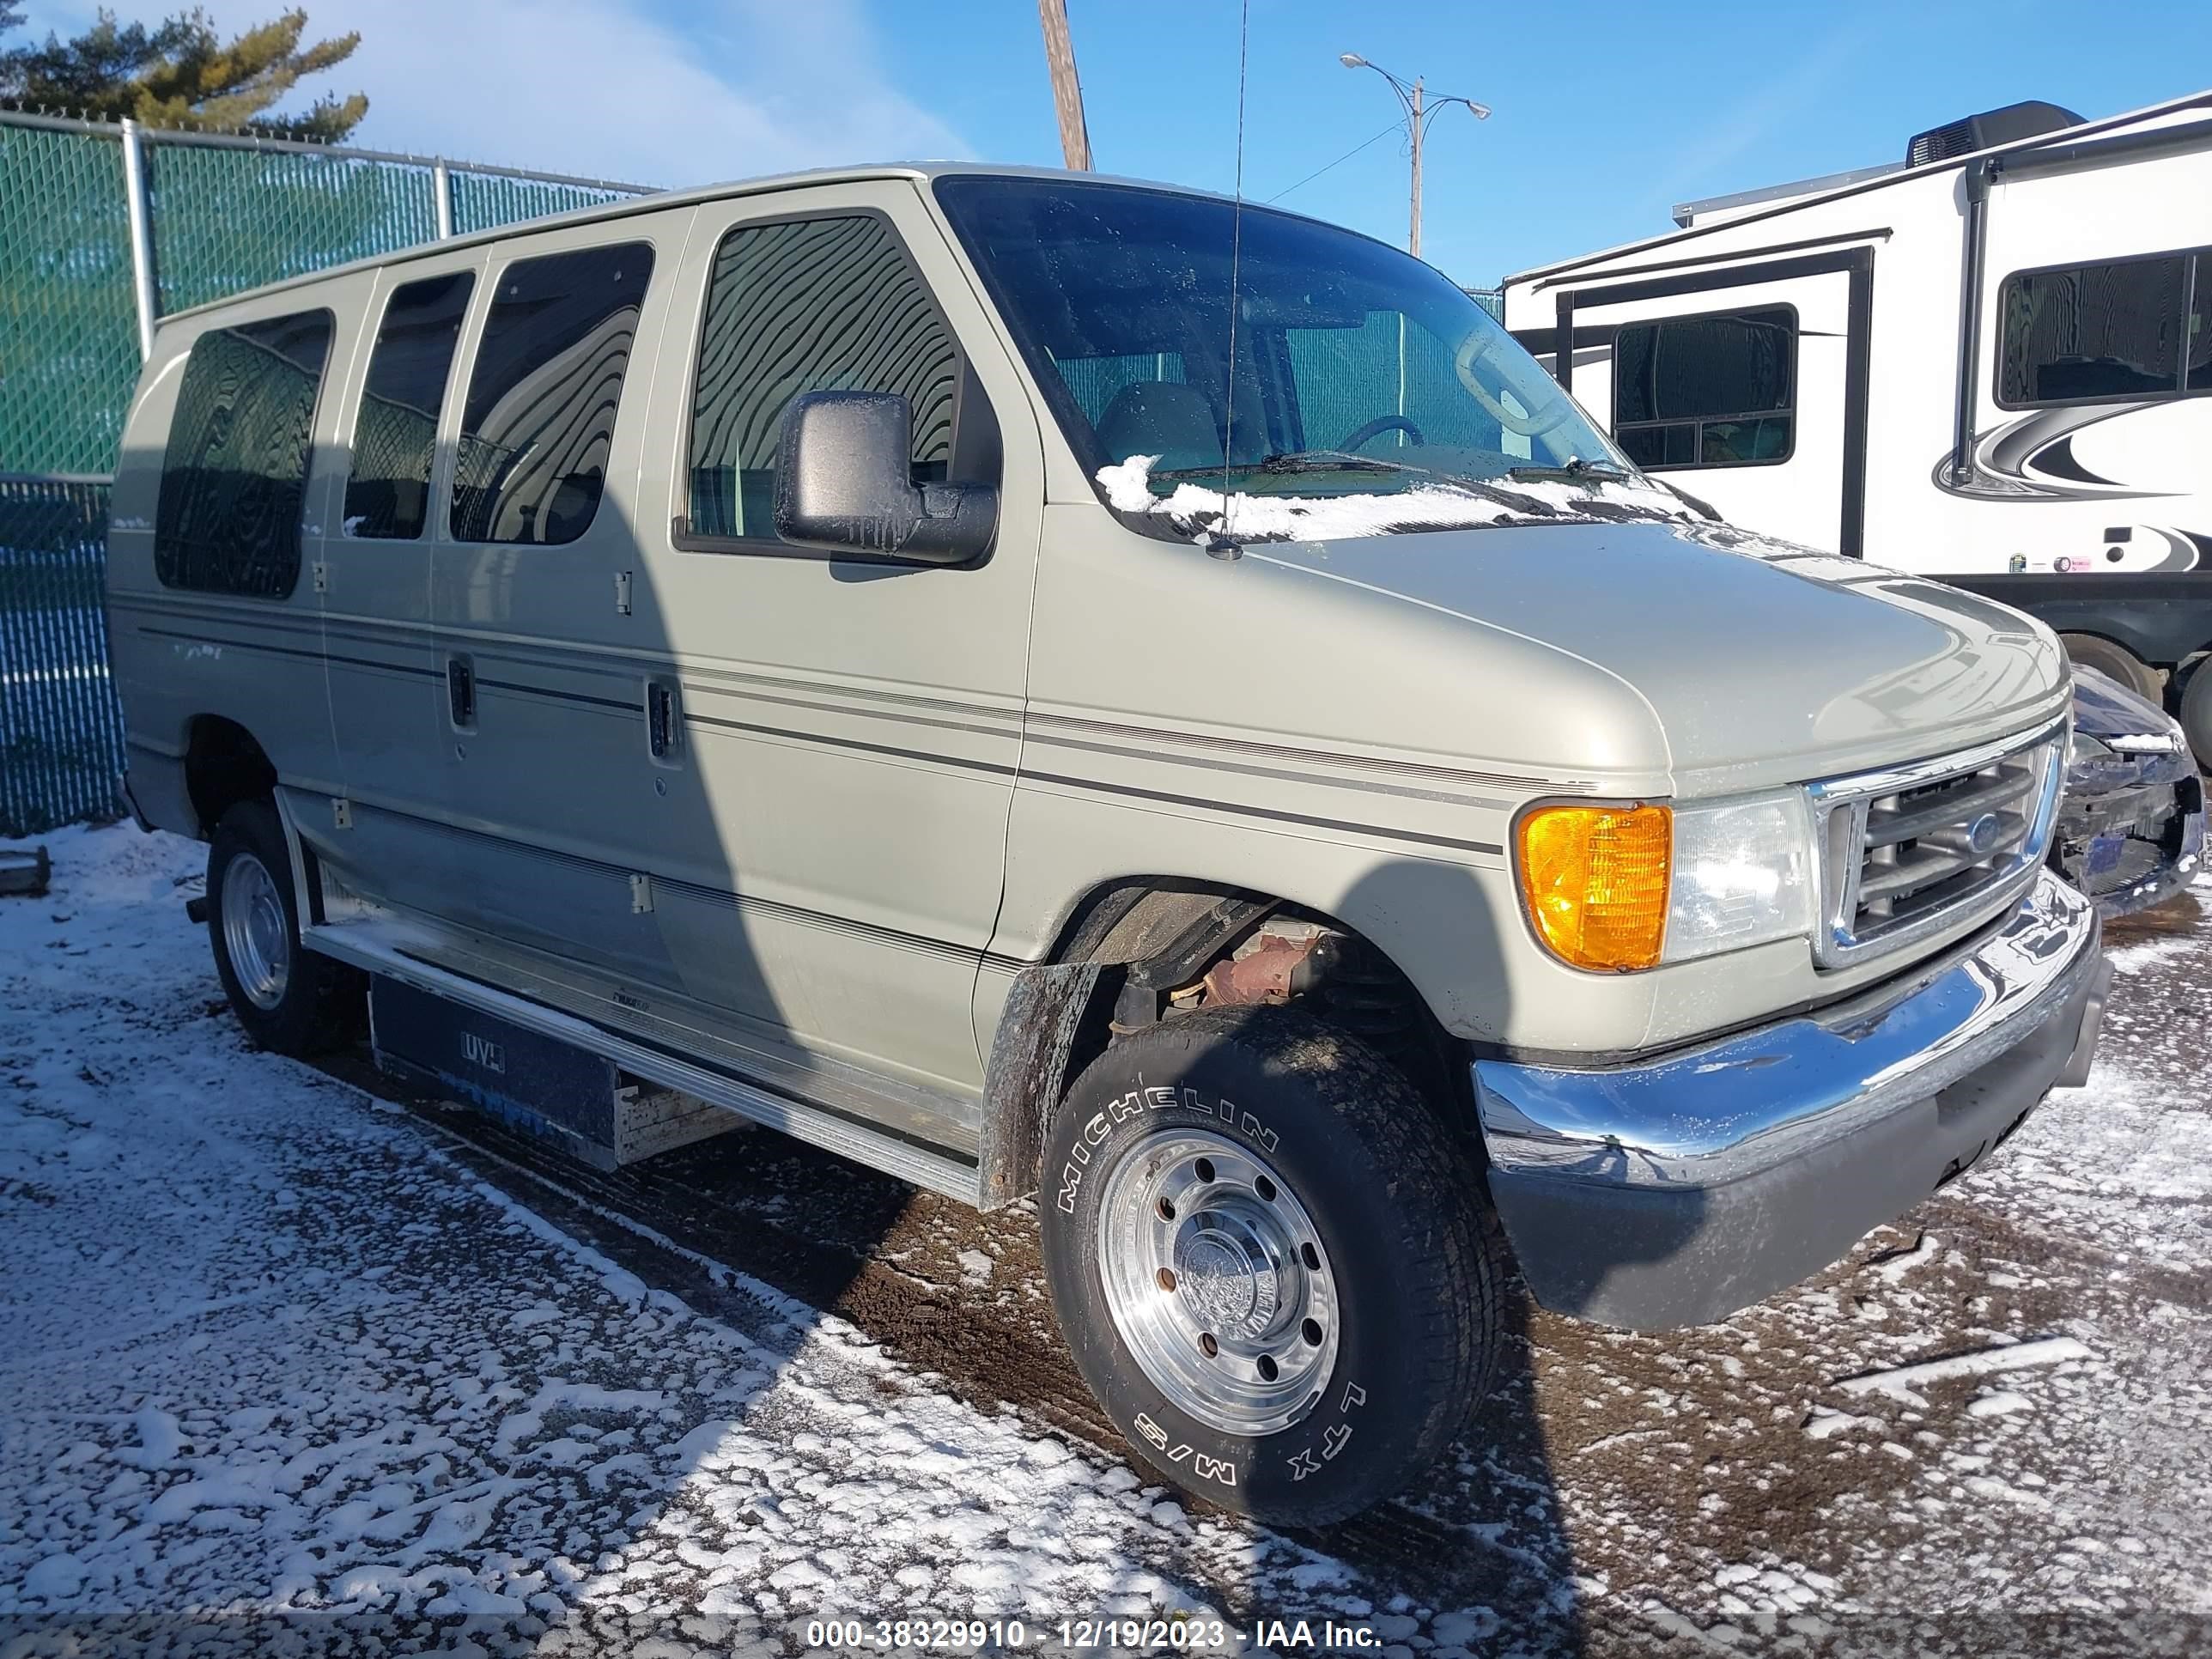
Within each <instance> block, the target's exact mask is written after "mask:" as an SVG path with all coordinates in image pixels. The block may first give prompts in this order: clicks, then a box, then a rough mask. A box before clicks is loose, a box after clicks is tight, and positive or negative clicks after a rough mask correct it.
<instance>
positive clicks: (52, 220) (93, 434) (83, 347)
mask: <svg viewBox="0 0 2212 1659" xmlns="http://www.w3.org/2000/svg"><path fill="white" fill-rule="evenodd" d="M133 149H136V151H137V158H138V162H139V165H138V168H137V171H138V173H139V174H140V176H141V177H142V179H143V198H142V199H143V208H144V220H143V223H144V226H145V229H146V236H145V243H146V246H145V247H144V249H143V264H144V266H145V267H146V273H147V275H148V276H149V277H150V283H149V294H148V295H147V298H148V300H149V302H150V310H151V311H152V313H153V314H154V315H156V316H161V315H166V314H167V313H170V312H173V311H179V310H182V309H184V308H185V307H187V306H196V305H201V304H204V303H205V302H206V301H210V300H219V299H222V297H223V296H225V295H231V294H236V293H238V292H240V290H242V289H249V288H255V287H258V286H259V285H260V284H261V283H270V282H275V281H276V280H278V279H279V278H281V277H285V276H299V275H301V273H302V272H306V271H310V270H324V269H325V268H327V267H329V266H331V265H335V264H344V263H345V262H346V261H347V260H349V259H359V258H367V257H368V256H370V255H372V254H378V253H389V252H392V250H393V249H395V248H401V247H405V246H409V245H410V244H412V243H416V242H427V241H429V240H432V239H433V238H435V237H436V236H437V235H438V234H439V233H440V230H441V220H442V222H443V227H444V228H446V229H447V231H448V234H467V233H468V232H470V231H472V230H484V229H489V228H492V227H493V226H495V225H504V224H512V223H513V222H516V221H518V220H522V219H531V218H536V217H538V216H540V215H543V214H548V213H564V212H567V211H568V210H571V209H574V208H580V207H588V206H591V205H593V204H597V203H600V202H608V201H613V200H615V199H617V197H623V196H632V195H637V194H639V193H641V191H642V189H643V187H642V186H641V185H621V184H614V183H611V182H609V181H606V180H602V179H571V178H566V177H562V176H560V175H557V174H553V173H520V172H515V171H512V170H508V169H503V168H497V167H471V166H469V165H467V164H465V163H462V162H443V161H437V160H435V158H432V157H428V156H410V155H386V154H382V153H380V152H376V151H371V150H349V149H328V148H325V147H321V146H317V145H310V144H293V143H280V142H277V141H275V140H270V139H257V138H252V137H241V136H237V135H232V134H222V133H201V132H172V131H162V130H160V129H156V128H151V127H138V126H136V125H133V124H131V123H128V122H106V121H79V120H74V119H68V118H59V117H54V116H46V115H35V114H27V113H24V112H17V111H12V110H0V472H9V473H16V474H33V473H36V474H49V473H63V474H97V473H106V472H110V471H113V469H114V465H115V448H116V444H117V442H118V440H119V438H120V436H121V433H122V426H123V411H124V409H125V405H126V404H128V402H129V401H130V397H131V386H132V384H133V383H134V382H135V380H137V374H138V362H139V344H138V338H139V337H138V329H139V325H140V317H139V298H138V295H139V289H138V286H137V283H138V271H139V266H138V264H137V263H134V258H133V246H132V237H131V217H132V214H131V208H132V202H131V192H130V189H129V186H128V185H127V183H126V178H127V176H128V174H129V173H130V172H131V167H130V166H129V164H128V155H129V152H131V150H133Z"/></svg>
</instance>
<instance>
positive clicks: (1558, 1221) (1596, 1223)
mask: <svg viewBox="0 0 2212 1659" xmlns="http://www.w3.org/2000/svg"><path fill="white" fill-rule="evenodd" d="M2098 939H2099V924H2098V919H2097V913H2096V910H2095V908H2094V907H2093V906H2092V905H2091V904H2090V902H2088V900H2087V899H2085V898H2084V897H2082V896H2081V894H2079V893H2077V892H2076V891H2075V890H2074V889H2072V888H2070V887H2069V886H2067V885H2066V884H2064V883H2063V882H2061V881H2060V880H2058V878H2057V877H2055V876H2053V875H2051V874H2050V873H2049V872H2040V873H2039V875H2038V877H2037V879H2036V881H2035V884H2034V885H2033V887H2032V888H2031V889H2030V890H2029V891H2028V894H2027V897H2025V898H2024V899H2022V900H2021V903H2020V905H2019V908H2017V909H2016V910H2015V912H2014V913H2013V914H2012V915H2011V916H2010V918H2009V919H2008V920H2007V921H2004V922H2003V923H2002V925H1999V926H1997V927H1996V928H1995V929H1994V931H1992V932H1990V933H1986V934H1984V936H1982V937H1981V938H1980V939H1978V940H1976V941H1973V942H1972V943H1970V944H1969V945H1966V946H1965V947H1962V948H1960V949H1959V950H1955V951H1952V952H1951V953H1949V954H1948V955H1946V956H1942V957H1937V958H1936V959H1934V960H1933V961H1931V962H1928V963H1921V964H1919V965H1918V966H1917V967H1916V968H1915V969H1911V970H1910V971H1909V972H1907V973H1906V974H1905V975H1902V976H1900V977H1899V979H1897V980H1895V981H1890V982H1888V983H1887V984H1884V985H1882V986H1880V987H1876V988H1875V990H1873V991H1871V992H1869V993H1866V994H1862V995H1860V996H1857V997H1855V998H1852V999H1850V1000H1847V1001H1844V1002H1841V1003H1838V1004H1835V1005H1833V1006H1829V1007H1826V1008H1822V1009H1820V1010H1817V1011H1815V1012H1811V1013H1807V1014H1803V1015H1801V1016H1798V1017H1796V1018H1790V1019H1785V1020H1782V1021H1778V1022H1777V1023H1776V1024H1772V1025H1767V1026H1762V1027H1760V1028H1759V1029H1757V1030H1751V1031H1745V1032H1740V1033H1738V1034H1736V1035H1735V1036H1728V1037H1723V1038H1720V1039H1719V1040H1717V1041H1716V1042H1710V1043H1706V1044H1704V1045H1702V1046H1700V1047H1698V1048H1690V1049H1685V1050H1679V1051H1677V1052H1674V1053H1673V1054H1668V1055H1666V1056H1664V1057H1662V1058H1660V1059H1657V1060H1652V1061H1650V1062H1649V1063H1646V1064H1643V1065H1631V1066H1616V1067H1608V1068H1605V1069H1601V1070H1589V1071H1575V1070H1567V1069H1562V1068H1558V1067H1552V1066H1528V1065H1519V1064H1515V1063H1511V1062H1507V1061H1502V1060H1478V1061H1477V1062H1476V1063H1475V1066H1474V1083H1475V1093H1476V1098H1477V1101H1478V1103H1479V1106H1480V1114H1481V1123H1482V1133H1483V1139H1484V1141H1485V1143H1486V1146H1487V1148H1488V1152H1489V1158H1490V1182H1491V1190H1492V1197H1493V1198H1494V1199H1495V1200H1496V1201H1497V1203H1498V1210H1499V1212H1500V1214H1501V1216H1502V1217H1503V1218H1504V1223H1505V1227H1506V1232H1507V1235H1508V1237H1510V1238H1511V1240H1512V1242H1513V1245H1514V1249H1515V1251H1516V1255H1518V1256H1519V1258H1520V1261H1521V1266H1522V1272H1523V1273H1524V1275H1525V1276H1526V1277H1527V1279H1528V1283H1529V1286H1530V1288H1531V1289H1532V1290H1533V1291H1534V1292H1535V1295H1536V1297H1537V1299H1538V1300H1539V1301H1540V1302H1541V1303H1542V1304H1544V1305H1545V1306H1547V1307H1549V1308H1553V1309H1556V1310H1559V1311H1561V1312H1566V1313H1574V1314H1578V1315H1581V1316H1584V1317H1588V1318H1593V1319H1599V1320H1602V1321H1604V1322H1607V1323H1612V1324H1619V1325H1626V1326H1629V1327H1632V1328H1638V1329H1654V1328H1666V1327H1671V1326H1677V1325H1686V1324H1697V1323H1701V1322H1705V1321H1707V1320H1711V1319H1717V1318H1719V1317H1722V1316H1724V1315H1726V1314H1728V1313H1729V1312H1732V1311H1734V1310H1735V1309H1737V1308H1740V1307H1744V1306H1747V1305H1748V1304H1751V1303H1753V1302H1756V1301H1758V1300H1759V1299H1760V1298H1761V1297H1765V1296H1767V1295H1770V1294H1771V1293H1772V1292H1773V1291H1777V1290H1779V1289H1781V1288H1782V1287H1783V1286H1784V1285H1790V1284H1792V1283H1795V1282H1796V1280H1797V1279H1802V1278H1803V1277H1804V1276H1805V1275H1806V1274H1808V1273H1813V1272H1815V1271H1817V1270H1818V1269H1819V1268H1820V1267H1824V1266H1826V1265H1827V1264H1828V1263H1829V1262H1832V1261H1835V1260H1837V1259H1838V1257H1840V1256H1841V1255H1844V1254H1845V1253H1846V1252H1847V1251H1848V1250H1849V1249H1850V1246H1851V1244H1852V1243H1854V1242H1855V1241H1856V1240H1857V1238H1858V1237H1860V1236H1861V1235H1862V1234H1863V1233H1864V1232H1865V1231H1867V1230H1868V1229H1869V1228H1870V1227H1872V1226H1875V1225H1878V1224H1879V1223H1881V1222H1884V1221H1887V1220H1889V1219H1891V1218H1893V1217H1895V1216H1896V1215H1898V1214H1899V1213H1900V1212H1902V1211H1904V1210H1905V1209H1906V1208H1908V1207H1910V1206H1911V1205H1912V1204H1913V1203H1915V1202H1917V1200H1919V1199H1921V1198H1923V1197H1924V1196H1926V1195H1927V1194H1929V1192H1932V1191H1933V1190H1934V1189H1935V1188H1936V1187H1937V1186H1939V1185H1941V1184H1942V1182H1945V1181H1947V1180H1948V1179H1950V1178H1951V1177H1952V1176H1955V1175H1957V1174H1959V1173H1960V1171H1962V1170H1965V1169H1966V1168H1967V1167H1969V1166H1970V1165H1972V1164H1973V1163H1975V1162H1976V1161H1977V1160H1978V1159H1979V1158H1981V1157H1982V1156H1983V1155H1984V1153H1986V1152H1988V1151H1989V1150H1990V1147H1992V1146H1995V1145H1996V1143H1997V1142H1998V1141H1999V1140H2002V1139H2003V1138H2004V1137H2005V1135H2007V1134H2008V1133H2010V1132H2011V1131H2012V1129H2013V1128H2014V1127H2015V1126H2016V1125H2017V1124H2018V1123H2019V1122H2020V1121H2021V1119H2022V1118H2023V1117H2025V1116H2026V1115H2027V1113H2028V1111H2029V1110H2031V1109H2033V1107H2034V1106H2035V1105H2036V1104H2037V1103H2038V1102H2039V1101H2040V1100H2041V1099H2042V1098H2043V1097H2044V1095H2045V1093H2046V1092H2047V1091H2049V1090H2050V1089H2051V1088H2052V1087H2054V1086H2064V1085H2078V1084H2080V1083H2081V1082H2082V1081H2083V1080H2085V1079H2086V1078H2087V1067H2088V1060H2089V1054H2090V1052H2091V1050H2092V1049H2093V1047H2094V1044H2095V1040H2096V1030H2097V1025H2098V1022H2099V1019H2100V1016H2101V1013H2102V1009H2103V1003H2104V995H2105V990H2106V986H2107V985H2108V984H2109V983H2110V981H2111V969H2110V968H2109V967H2108V966H2106V963H2105V962H2104V958H2103V956H2102V954H2101V952H2100V951H2099V949H2098Z"/></svg>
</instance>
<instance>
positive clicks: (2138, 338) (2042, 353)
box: [1997, 252, 2212, 409]
mask: <svg viewBox="0 0 2212 1659" xmlns="http://www.w3.org/2000/svg"><path fill="white" fill-rule="evenodd" d="M2208 288H2212V252H2195V253H2186V252H2184V253H2161V254H2154V255H2153V256H2151V257H2150V258H2141V259H2115V260H2112V261H2110V262H2108V263H2106V264H2084V265H2065V266H2062V267H2059V268H2057V269H2056V270H2027V271H2015V272H2014V273H2013V274H2012V275H2011V276H2008V277H2006V278H2005V281H2004V287H2003V288H2002V290H2000V293H1999V297H1998V300H1997V319H1998V332H1999V335H2000V337H2001V338H2002V345H2001V347H2000V349H1999V356H1998V359H1997V402H1998V404H2000V405H2001V406H2002V407H2003V408H2006V409H2028V408H2033V407H2035V406H2037V405H2039V404H2080V403H2093V402H2095V401H2097V400H2098V399H2100V398H2130V399H2142V398H2178V397H2183V396H2185V395H2187V394H2188V393H2190V392H2207V391H2212V326H2208V325H2207V319H2206V313H2208V312H2212V293H2208Z"/></svg>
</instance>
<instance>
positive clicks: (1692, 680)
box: [1244, 521, 2069, 796]
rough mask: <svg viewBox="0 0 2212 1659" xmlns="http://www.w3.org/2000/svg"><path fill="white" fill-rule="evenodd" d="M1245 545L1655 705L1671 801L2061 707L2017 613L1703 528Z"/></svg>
mask: <svg viewBox="0 0 2212 1659" xmlns="http://www.w3.org/2000/svg"><path fill="white" fill-rule="evenodd" d="M1244 556H1246V557H1248V558H1255V559H1265V560H1267V561H1269V562H1276V563H1279V564H1282V565H1285V566H1288V567H1291V568H1302V569H1305V570H1308V571H1310V572H1311V573H1312V574H1316V575H1321V576H1328V577H1334V578H1336V579H1339V580H1346V581H1349V582H1352V583H1356V584H1358V586H1361V587H1363V588H1365V589H1367V590H1369V591H1370V592H1376V593H1380V594H1384V595H1389V596H1391V597H1395V598H1396V599H1402V600H1404V601H1406V602H1407V603H1408V604H1412V605H1419V606H1420V607H1422V608H1424V609H1426V610H1430V611H1443V612H1446V613H1448V614H1451V615H1455V616H1457V617H1462V618H1464V619H1466V620H1467V621H1468V622H1471V623H1478V624H1481V625H1484V626H1486V627H1487V628H1490V629H1503V630H1505V631H1506V632H1508V633H1510V634H1513V635H1519V636H1521V637H1522V638H1524V639H1526V640H1528V641H1534V642H1535V643H1537V644H1539V645H1541V646H1544V647H1550V649H1551V650H1553V651H1555V652H1559V653H1565V654H1566V655H1568V656H1570V657H1573V658H1576V659H1580V660H1581V661H1582V662H1583V663H1585V664H1588V665H1591V666H1592V667H1593V668H1595V669H1596V670H1598V671H1601V672H1603V673H1605V674H1607V675H1609V676H1611V677H1613V678H1615V679H1617V680H1618V681H1620V682H1621V683H1623V684H1625V686H1626V688H1627V689H1628V690H1630V691H1632V693H1633V694H1634V695H1635V696H1638V697H1640V698H1641V699H1642V701H1643V702H1644V704H1645V705H1646V706H1647V707H1648V708H1649V709H1650V712H1651V714H1652V715H1653V716H1654V717H1655V718H1656V723H1657V726H1658V728H1659V731H1660V732H1661V733H1662V736H1663V740H1664V743H1665V745H1666V751H1667V752H1666V757H1665V760H1664V764H1665V765H1666V767H1667V769H1668V772H1669V773H1670V775H1672V777H1673V779H1674V787H1675V789H1676V791H1677V793H1680V794H1682V795H1686V796H1702V795H1711V794H1718V793H1729V792H1733V791H1735V790H1741V789H1750V788H1759V787H1766V786H1768V785H1770V784H1775V783H1784V782H1796V781H1803V780H1805V779H1808V778H1813V777H1819V776H1826V775H1836V774H1838V773H1843V772H1849V771H1853V770H1857V769H1861V768H1863V767H1868V766H1875V765H1881V764H1885V763H1892V762H1896V761H1901V760H1907V759H1917V758H1923V757H1928V756H1930V755H1936V754H1940V753H1942V752H1943V751H1945V750H1949V749H1954V748H1961V747H1965V746H1966V745H1968V744H1973V743H1977V742H1980V741H1982V740H1984V739H1987V738H1994V737H2000V736H2008V735H2010V734H2012V733H2015V732H2025V731H2027V730H2029V729H2031V728H2033V727H2035V726H2041V725H2044V724H2046V723H2048V722H2050V721H2052V720H2057V719H2058V718H2059V717H2060V716H2061V715H2062V714H2063V713H2064V712H2065V710H2066V708H2067V703H2068V693H2069V677H2068V671H2067V667H2066V661H2065V656H2064V653H2063V651H2062V650H2061V648H2060V647H2059V645H2058V642H2057V637H2056V636H2055V635H2053V634H2051V631H2050V630H2049V629H2046V628H2045V627H2044V626H2043V625H2042V624H2041V623H2037V622H2035V621H2033V619H2032V618H2030V617H2026V616H2023V615H2021V613H2020V612H2018V611H2013V610H2010V609H2008V607H2006V606H2004V605H1997V604H1996V603H1994V602H1992V601H1990V600H1987V599H1982V598H1980V597H1978V595H1975V594H1972V593H1967V592H1963V591H1961V590H1959V589H1955V588H1951V587H1947V586H1942V584H1940V583H1936V582H1932V581H1928V580H1922V579H1919V578H1917V577H1914V576H1911V575H1907V574H1901V573H1899V572H1897V571H1893V570H1888V569H1885V568H1881V567H1879V566H1875V565H1869V564H1865V563H1863V562H1860V561H1858V560H1857V559H1844V558H1838V557H1836V556H1832V555H1828V554H1823V553H1819V552H1815V551H1813V550H1809V549H1807V548H1802V547H1797V546H1795V545H1793V544H1789V543H1785V542H1778V541H1774V540H1771V539H1770V538H1765V537H1760V536H1754V535H1751V534H1749V533H1747V532H1741V531H1738V530H1734V529H1731V528H1729V527H1727V526H1719V525H1711V524H1692V523H1687V522H1682V521H1674V522H1668V523H1662V522H1650V521H1647V522H1614V523H1592V522H1586V521H1585V522H1578V523H1553V524H1514V525H1500V526H1493V527H1490V528H1483V529H1467V530H1437V531H1430V532H1425V533H1419V534H1401V535H1390V536H1379V537H1366V538H1358V539H1356V540H1346V541H1330V542H1300V541H1285V542H1276V543H1271V544H1263V545H1258V546H1253V547H1249V548H1248V549H1247V550H1245V554H1244ZM1379 666H1380V667H1381V669H1382V670H1383V671H1386V672H1387V671H1388V665H1379Z"/></svg>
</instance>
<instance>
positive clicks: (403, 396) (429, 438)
mask: <svg viewBox="0 0 2212 1659" xmlns="http://www.w3.org/2000/svg"><path fill="white" fill-rule="evenodd" d="M476 284H477V279H476V273H475V272H474V271H469V270H457V271H453V272H451V273H450V274H448V275H447V276H432V277H428V278H427V279H425V280H424V281H422V282H419V283H408V284H407V285H406V286H405V287H404V288H399V289H393V290H392V298H391V299H390V300H389V301H386V304H385V307H384V322H383V324H382V325H381V326H380V327H379V328H378V330H377V331H376V346H375V349H374V350H373V351H371V352H370V353H369V357H368V381H367V382H366V383H365V384H364V385H363V386H362V392H361V410H360V412H359V414H358V415H357V416H356V418H355V421H354V428H353V471H351V473H350V474H349V476H348V477H347V478H346V494H345V530H346V534H348V535H349V536H373V537H380V538H393V539H398V540H403V541H412V540H414V539H415V538H416V537H419V536H420V535H421V534H422V526H423V525H424V524H425V523H426V522H428V518H429V511H430V463H431V460H432V459H433V458H434V457H435V454H436V453H437V438H438V410H439V408H440V407H441V405H442V404H444V403H445V401H446V377H447V372H448V371H449V370H450V369H451V368H453V348H454V347H455V346H456V345H457V344H459V341H460V337H461V318H462V316H463V315H464V314H465V313H466V312H467V310H468V308H469V295H470V294H471V292H472V291H473V290H474V289H475V288H476Z"/></svg>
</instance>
